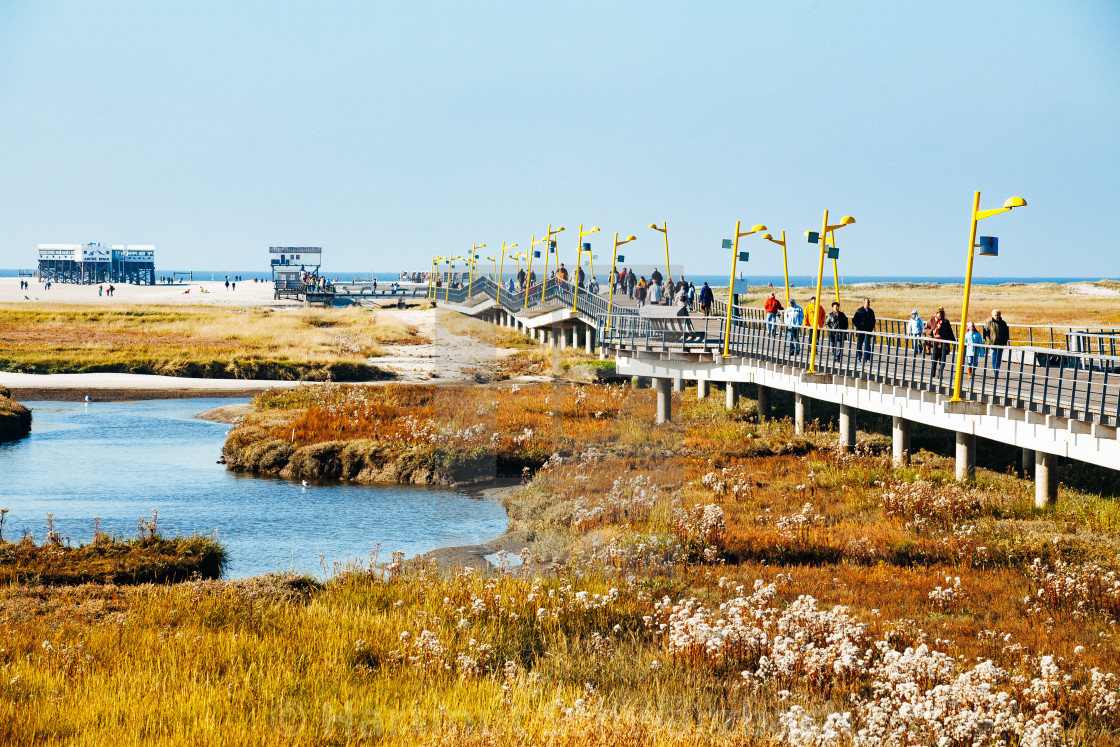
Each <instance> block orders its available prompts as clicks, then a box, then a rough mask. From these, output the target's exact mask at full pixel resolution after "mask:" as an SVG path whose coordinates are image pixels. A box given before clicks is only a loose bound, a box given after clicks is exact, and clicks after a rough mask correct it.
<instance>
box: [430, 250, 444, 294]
mask: <svg viewBox="0 0 1120 747" xmlns="http://www.w3.org/2000/svg"><path fill="white" fill-rule="evenodd" d="M442 259H443V257H432V271H431V272H430V273H429V274H428V299H429V300H432V301H434V300H435V298H436V293H435V290H436V275H437V274H438V273H439V263H440V261H441V260H442Z"/></svg>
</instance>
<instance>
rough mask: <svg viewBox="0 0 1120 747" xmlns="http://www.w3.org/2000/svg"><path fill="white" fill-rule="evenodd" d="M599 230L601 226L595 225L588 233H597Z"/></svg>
mask: <svg viewBox="0 0 1120 747" xmlns="http://www.w3.org/2000/svg"><path fill="white" fill-rule="evenodd" d="M598 230H599V227H598V226H595V227H594V228H592V229H591V230H590V231H588V233H596V232H597V231H598Z"/></svg>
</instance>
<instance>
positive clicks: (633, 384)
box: [630, 376, 639, 389]
mask: <svg viewBox="0 0 1120 747" xmlns="http://www.w3.org/2000/svg"><path fill="white" fill-rule="evenodd" d="M638 382H639V380H638V377H637V376H631V377H630V388H631V389H637V388H638Z"/></svg>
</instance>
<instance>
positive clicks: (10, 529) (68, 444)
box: [0, 399, 507, 578]
mask: <svg viewBox="0 0 1120 747" xmlns="http://www.w3.org/2000/svg"><path fill="white" fill-rule="evenodd" d="M237 401H238V400H230V399H185V400H184V399H180V400H153V401H145V402H95V403H88V404H87V403H83V402H27V403H25V404H27V405H28V406H29V407H30V408H31V409H32V410H33V412H34V428H33V431H32V435H31V436H30V437H29V438H26V439H23V440H21V441H16V442H11V443H6V444H0V507H5V508H8V509H10V511H9V513H8V515H7V520H6V521H5V524H4V537H5V538H6V539H16V538H19V537H21V536H22V535H23V533H24V531H28V532H31V533H32V534H33V535H34V536H35V537H37V538H39V539H41V538H42V537H43V536H45V534H46V530H45V526H46V515H47V513H48V512H49V513H53V514H54V522H55V529H56V531H58V532H60V533H61V534H62V535H63V536H69V537H70V538H71V541H72V542H73V543H75V544H77V543H79V542H85V541H88V540H89V539H90V538H91V537H92V535H93V517H94V516H98V517H100V521H101V528H102V531H106V532H117V533H120V534H123V535H127V536H133V535H134V534H135V532H136V526H137V523H138V521H139V519H141V518H142V517H143V518H148V517H150V515H151V512H152V510H153V509H155V510H157V511H158V514H159V523H160V527H161V529H162V530H163V531H165V532H169V533H191V532H205V533H211V532H214V533H216V534H217V536H218V538H219V539H220V540H221V542H222V543H223V544H224V545H225V547H226V549H227V550H228V552H229V555H230V562H229V564H228V565H227V568H226V575H227V577H235V578H236V577H242V576H251V575H254V574H258V573H264V572H267V571H274V570H288V569H289V568H293V569H294V570H296V571H301V572H307V573H316V574H319V573H320V572H321V570H322V569H321V561H320V553H322V563H323V564H325V566H326V569H327V570H330V569H331V568H332V565H333V563H335V562H336V561H338V562H343V561H345V560H347V559H352V558H364V559H368V555H369V553H370V552H371V551H372V550H373V549H374V547H375V546H376V545H377V544H378V543H380V545H381V548H382V553H381V554H382V557H384V559H386V560H388V555H389V553H391V552H393V551H397V550H399V551H403V552H404V553H406V555H408V556H412V555H414V554H417V553H422V552H427V551H428V550H432V549H435V548H437V547H450V546H455V545H466V544H475V543H480V542H487V541H489V540H491V539H493V538H494V537H496V536H498V535H499V534H501V533H502V532H503V531H505V527H506V521H507V520H506V514H505V511H504V509H502V507H501V506H500V505H499V504H498V503H496V502H494V501H491V500H486V499H481V498H476V497H473V496H469V495H466V494H464V493H460V492H456V491H451V490H445V489H426V488H420V487H411V486H396V485H391V486H364V485H316V484H312V485H309V486H307V487H303V486H302V485H301V484H300V481H288V480H279V479H269V478H258V477H247V476H243V475H238V474H235V473H231V472H227V471H226V469H225V467H224V466H222V465H220V464H217V463H216V462H217V459H218V457H219V456H220V453H221V445H222V442H223V440H224V438H225V433H226V431H227V430H228V428H229V426H228V425H224V424H221V423H210V422H206V421H202V420H198V419H196V418H195V417H194V416H195V415H197V414H198V413H200V412H203V411H204V410H208V409H211V408H214V407H219V406H222V405H229V404H234V403H235V402H237ZM242 401H243V400H242Z"/></svg>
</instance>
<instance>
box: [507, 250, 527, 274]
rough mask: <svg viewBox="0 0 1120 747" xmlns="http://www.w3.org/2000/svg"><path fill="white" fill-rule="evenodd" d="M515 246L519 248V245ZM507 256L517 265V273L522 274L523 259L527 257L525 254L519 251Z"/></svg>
mask: <svg viewBox="0 0 1120 747" xmlns="http://www.w3.org/2000/svg"><path fill="white" fill-rule="evenodd" d="M513 246H517V244H514V245H513ZM511 248H512V247H511ZM506 256H508V257H509V258H510V259H512V260H513V261H514V262H515V263H516V264H517V273H518V274H521V258H522V257H524V256H525V252H521V251H517V252H514V253H513V254H509V255H506Z"/></svg>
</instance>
